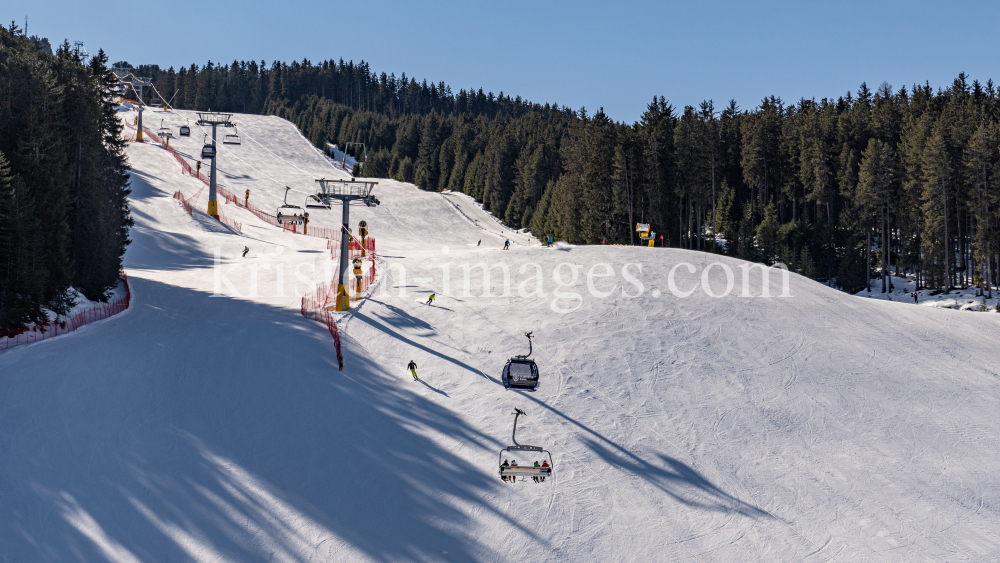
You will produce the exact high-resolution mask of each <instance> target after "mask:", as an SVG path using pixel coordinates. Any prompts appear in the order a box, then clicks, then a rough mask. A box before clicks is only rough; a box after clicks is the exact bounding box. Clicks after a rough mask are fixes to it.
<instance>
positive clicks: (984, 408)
mask: <svg viewBox="0 0 1000 563" xmlns="http://www.w3.org/2000/svg"><path fill="white" fill-rule="evenodd" d="M121 115H122V118H123V119H128V120H132V119H134V117H135V113H134V112H131V111H124V112H122V113H121ZM143 119H144V121H145V122H146V124H147V125H151V126H153V127H158V126H160V123H159V121H160V119H162V120H163V126H164V127H170V128H172V129H173V131H174V135H175V136H174V138H172V139H171V140H170V143H171V146H173V147H175V148H176V149H177V150H179V151H180V152H181V153H182V154H184V155H186V157H187V158H189V159H190V160H191V161H194V160H198V159H199V154H200V149H201V144H202V142H203V139H204V135H205V132H204V131H202V130H201V128H199V127H197V126H196V125H195V124H194V123H195V119H196V118H195V116H194V115H193V114H192V113H189V112H176V111H175V112H152V111H147V112H144V115H143ZM233 121H235V122H236V123H237V124H238V127H239V133H240V135H241V136H242V137H243V140H242V143H241V144H240V145H235V146H234V145H221V144H220V150H219V158H218V166H219V182H220V183H222V184H224V185H226V186H227V187H228V188H229V189H230V190H231V191H233V192H234V193H237V194H243V193H244V191H245V190H247V189H249V190H250V192H251V193H250V201H251V202H252V203H255V204H256V205H258V206H260V207H262V208H264V209H268V208H272V209H276V208H277V207H278V206H279V205H281V203H282V202H283V198H284V193H285V186H288V187H290V188H291V189H292V191H290V192H289V193H290V195H289V199H290V200H291V199H293V196H294V197H295V198H296V201H295V203H296V204H299V205H301V204H302V202H304V201H305V198H306V197H307V195H308V194H309V193H312V192H313V191H314V190H315V185H316V184H315V180H316V179H318V178H324V177H325V178H328V179H330V178H347V177H348V175H347V174H346V173H345V172H344V171H342V170H339V169H338V168H336V167H334V166H333V165H332V164H331V162H330V160H329V159H328V158H327V157H326V156H325V155H324V154H323V153H322V151H320V150H318V149H316V148H315V147H312V146H311V145H310V144H309V142H308V141H307V140H306V139H304V138H303V137H302V136H301V135H300V134H299V133H298V131H297V130H296V129H295V127H294V126H293V125H292V124H290V123H288V122H286V121H284V120H281V119H279V118H277V117H261V116H253V115H235V116H234V118H233ZM188 122H190V123H191V129H192V133H191V136H190V137H177V136H176V134H177V128H178V127H179V126H180V125H183V124H186V123H188ZM128 151H129V158H130V161H131V163H132V165H133V168H134V170H133V174H132V189H133V193H132V199H131V204H132V209H133V216H134V218H135V221H136V226H135V228H134V230H133V231H132V234H131V237H132V240H133V243H132V245H131V246H130V247H129V249H128V252H127V254H126V256H125V268H126V270H127V272H128V275H129V281H130V284H131V289H132V296H133V301H132V306H131V307H130V309H129V310H127V311H126V312H124V313H121V314H119V315H117V316H115V317H112V318H110V319H107V320H105V321H102V322H99V323H94V324H92V325H88V327H86V329H83V330H79V331H77V332H74V333H72V334H68V335H66V336H64V337H58V338H53V339H51V340H47V341H44V342H41V343H38V344H33V345H29V346H23V347H19V348H15V349H13V350H10V351H8V352H4V353H0V448H2V451H3V456H2V457H0V504H2V506H3V507H4V510H3V511H2V516H0V538H2V540H0V560H3V561H68V560H74V561H77V560H81V561H128V562H132V561H183V560H192V561H518V560H531V561H706V562H707V561H712V562H717V561H719V562H743V561H796V562H797V561H840V562H852V563H859V562H873V563H874V562H879V563H881V562H897V561H898V562H911V561H958V560H963V561H995V560H1000V509H998V507H1000V498H998V497H1000V455H998V453H1000V440H998V438H997V436H998V435H1000V417H997V416H996V412H997V408H998V405H1000V384H998V377H997V370H996V366H997V364H998V361H997V360H998V359H1000V358H998V351H997V346H996V342H997V341H998V339H1000V327H998V324H997V319H998V318H1000V317H996V316H993V315H975V314H969V313H965V312H960V311H954V310H949V309H941V308H934V307H921V306H903V305H901V304H899V303H893V302H889V301H887V300H868V299H861V298H859V297H856V296H851V295H847V294H844V293H841V292H838V291H836V290H833V289H830V288H828V287H825V286H823V285H821V284H818V283H814V282H813V281H811V280H808V279H806V278H803V277H801V276H798V275H796V274H794V273H790V274H785V273H784V272H782V271H780V270H772V271H771V272H770V273H768V274H766V277H765V274H763V273H762V272H763V270H764V269H763V268H761V267H759V266H752V265H748V264H743V263H740V262H739V261H737V260H734V259H731V258H726V257H721V256H715V255H709V254H703V253H697V252H691V251H685V250H679V249H660V248H655V249H651V248H639V247H607V246H600V247H590V246H572V245H565V244H561V245H557V246H555V247H552V248H548V247H545V246H543V245H541V244H539V242H538V241H537V240H535V239H534V238H532V237H531V236H530V235H529V234H525V233H511V232H510V231H509V229H507V228H506V227H504V226H503V225H502V224H501V223H499V222H497V221H496V220H495V219H494V218H493V217H491V216H489V214H487V213H485V212H484V211H483V210H482V209H481V208H480V207H479V206H478V205H476V204H475V202H474V201H473V200H471V199H470V198H468V197H467V196H464V195H462V194H453V193H451V194H439V193H430V192H425V191H421V190H419V189H417V188H416V187H414V186H412V185H409V184H403V183H399V182H395V181H391V180H380V181H379V184H378V187H377V188H376V195H377V197H378V199H379V200H380V201H381V205H380V206H378V207H375V208H368V207H364V206H356V207H352V209H351V222H352V226H356V223H357V222H358V221H360V220H365V221H367V222H368V225H369V230H370V232H371V235H372V236H374V237H375V238H376V240H377V245H378V256H379V258H378V260H379V270H380V272H381V274H380V278H379V280H378V282H377V286H376V287H375V288H373V290H372V292H371V295H370V296H369V297H368V298H366V299H362V300H360V301H358V302H356V303H355V306H354V308H353V309H352V310H351V311H350V312H348V313H345V314H338V325H339V328H340V333H341V335H342V337H343V342H344V353H345V364H346V367H345V370H344V371H343V372H340V371H338V370H337V361H336V358H335V356H334V351H333V342H332V339H331V338H330V334H329V333H328V332H327V331H326V329H325V327H323V326H322V325H320V324H318V323H316V322H314V321H310V320H307V319H305V318H303V317H302V316H301V315H299V314H298V309H299V301H300V296H301V295H303V294H304V293H307V292H308V291H309V290H310V288H311V284H313V283H316V282H326V281H329V280H330V279H331V277H332V272H333V270H334V269H335V267H334V266H333V264H332V263H331V261H330V258H329V251H328V250H327V249H326V244H325V241H324V240H322V239H318V238H312V237H306V236H301V235H294V234H291V233H284V232H282V231H281V230H279V229H276V228H274V227H271V226H269V225H266V224H264V223H262V222H260V221H259V220H257V219H256V218H255V217H254V216H252V215H250V214H249V213H247V212H246V211H244V210H243V209H241V208H237V207H236V206H233V205H223V206H222V207H223V210H224V212H225V213H226V215H227V216H231V217H233V218H234V219H236V220H238V221H240V222H242V224H243V234H242V235H240V234H237V233H234V232H233V231H231V230H230V229H228V228H226V227H225V226H224V225H221V224H219V223H218V222H215V221H214V220H212V219H210V218H208V217H207V216H205V215H204V214H203V213H195V216H194V217H189V216H188V215H187V214H186V213H185V212H184V211H183V210H182V209H181V207H180V206H179V205H178V204H177V201H176V200H174V199H172V198H171V195H172V194H173V193H174V192H176V191H178V190H179V191H181V192H183V193H184V194H185V196H188V197H189V196H192V195H194V194H195V193H197V192H198V191H199V190H200V189H201V183H200V182H199V181H198V180H197V179H194V178H191V177H188V176H182V175H181V174H180V167H179V166H178V164H177V162H176V161H175V160H174V159H173V158H172V157H170V156H169V155H168V154H167V152H166V151H164V150H163V149H162V148H160V147H159V146H156V145H154V144H151V143H145V144H139V143H132V144H131V145H130V146H129V149H128ZM205 170H206V169H205V168H203V171H205ZM205 198H206V194H205V193H203V194H202V195H201V196H200V197H199V199H198V200H197V201H196V202H194V204H195V207H196V208H198V209H201V210H204V209H205V207H206V199H205ZM311 217H312V222H311V223H310V225H318V226H325V227H336V226H337V225H338V223H339V221H340V210H339V209H336V208H335V209H333V210H332V211H324V210H315V209H314V210H311ZM506 240H510V242H511V245H510V248H509V250H503V246H504V242H505V241H506ZM245 247H248V248H249V252H248V254H247V256H246V257H245V258H244V257H242V256H241V254H242V251H243V250H244V248H245ZM487 278H488V279H487ZM764 279H766V280H767V281H768V287H767V292H766V294H767V295H765V288H764V285H763V280H764ZM897 285H900V286H902V283H897ZM431 292H434V293H436V295H437V299H436V300H435V301H434V304H433V305H425V304H423V302H424V301H426V299H427V296H428V295H429V294H430V293H431ZM904 297H905V296H904ZM528 331H532V332H533V334H534V353H533V355H532V358H533V359H534V360H535V361H536V362H537V365H538V368H539V373H540V385H539V388H538V390H537V391H535V392H533V393H532V392H524V391H512V390H506V389H504V388H503V386H502V385H501V384H500V372H501V369H502V368H503V366H504V365H505V363H506V361H507V359H508V358H510V357H512V356H515V355H518V354H525V353H526V352H527V342H526V340H525V338H524V337H523V333H525V332H528ZM411 360H413V361H414V362H415V363H416V364H417V365H418V368H417V372H418V373H419V377H420V378H419V380H418V381H415V380H414V379H413V378H412V377H411V375H410V373H409V372H408V370H407V369H406V366H407V364H408V363H409V362H410V361H411ZM515 408H520V409H523V410H524V411H525V413H526V415H525V416H522V417H520V419H519V421H518V427H517V436H516V439H517V441H518V442H520V443H521V444H531V445H538V446H541V447H544V448H545V449H547V450H549V451H550V452H551V453H552V458H553V461H554V473H553V477H552V478H550V479H547V480H546V481H545V482H544V483H535V482H533V481H532V480H530V479H523V478H522V479H518V480H517V482H516V483H510V482H504V481H502V480H501V479H500V478H499V469H498V468H499V463H500V462H501V461H502V459H500V452H501V450H502V449H503V448H506V447H507V446H510V445H512V437H511V430H512V425H513V421H514V417H513V416H512V413H513V412H514V409H515ZM522 454H523V455H522ZM534 457H535V456H534V454H533V452H521V453H519V454H518V455H517V460H516V461H517V462H518V464H519V465H521V466H524V465H531V464H532V462H534V461H535V459H534Z"/></svg>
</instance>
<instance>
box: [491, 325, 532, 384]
mask: <svg viewBox="0 0 1000 563" xmlns="http://www.w3.org/2000/svg"><path fill="white" fill-rule="evenodd" d="M524 335H525V336H527V337H528V353H527V355H524V356H514V357H513V358H511V359H509V360H507V365H505V366H504V367H503V372H502V373H501V374H500V379H501V380H502V381H503V386H504V387H506V388H507V389H527V390H528V391H534V390H535V389H537V388H538V366H537V365H536V364H535V360H532V359H531V352H532V350H533V347H532V345H531V339H532V338H533V336H532V333H530V332H526V333H524Z"/></svg>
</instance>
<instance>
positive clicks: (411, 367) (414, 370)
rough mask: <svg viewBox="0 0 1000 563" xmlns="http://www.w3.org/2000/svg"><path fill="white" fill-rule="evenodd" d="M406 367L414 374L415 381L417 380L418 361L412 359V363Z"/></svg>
mask: <svg viewBox="0 0 1000 563" xmlns="http://www.w3.org/2000/svg"><path fill="white" fill-rule="evenodd" d="M406 368H407V369H409V370H410V373H412V374H413V381H416V380H417V362H414V361H413V360H410V363H409V364H408V365H407V366H406Z"/></svg>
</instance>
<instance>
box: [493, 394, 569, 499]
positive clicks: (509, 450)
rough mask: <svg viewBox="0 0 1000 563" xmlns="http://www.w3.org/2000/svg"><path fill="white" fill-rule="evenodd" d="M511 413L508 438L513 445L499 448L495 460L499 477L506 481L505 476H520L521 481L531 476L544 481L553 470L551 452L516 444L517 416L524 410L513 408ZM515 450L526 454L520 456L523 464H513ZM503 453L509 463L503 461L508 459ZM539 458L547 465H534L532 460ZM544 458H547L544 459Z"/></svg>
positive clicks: (537, 447) (539, 481) (537, 481)
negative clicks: (512, 421) (512, 425)
mask: <svg viewBox="0 0 1000 563" xmlns="http://www.w3.org/2000/svg"><path fill="white" fill-rule="evenodd" d="M511 414H512V415H514V431H513V432H511V435H510V439H511V441H513V442H514V445H513V446H507V447H506V448H504V449H502V450H500V459H499V460H498V462H497V463H498V464H499V466H500V478H501V479H503V480H504V481H506V480H507V478H511V477H513V478H515V479H516V478H517V477H521V478H522V482H523V481H524V478H525V477H531V478H532V480H533V481H534V482H536V483H543V482H545V478H546V477H551V476H552V474H553V471H555V462H554V461H552V454H551V453H550V452H549V451H548V450H546V449H544V448H542V447H541V446H528V445H521V444H518V443H517V417H519V416H521V415H522V414H524V411H523V410H521V409H519V408H515V409H514V412H512V413H511ZM515 452H525V454H524V455H526V456H528V457H527V458H523V457H522V459H523V460H524V465H514V464H515V463H516V462H517V460H516V459H515V458H514V455H516V453H515ZM528 452H534V454H535V455H531V453H528ZM505 455H506V456H507V457H508V458H509V461H510V463H505V462H507V461H508V459H505V458H504V456H505ZM539 458H541V461H548V467H543V466H541V467H535V466H534V462H538V461H540V460H539ZM545 458H548V459H547V460H546V459H545Z"/></svg>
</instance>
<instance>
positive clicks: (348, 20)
mask: <svg viewBox="0 0 1000 563" xmlns="http://www.w3.org/2000/svg"><path fill="white" fill-rule="evenodd" d="M425 4H426V5H425ZM3 12H4V13H5V16H6V21H7V22H9V21H11V20H12V19H14V20H17V22H18V25H20V26H23V24H24V17H25V16H26V15H27V16H28V18H29V19H28V32H29V34H31V35H39V36H42V37H48V38H49V39H50V40H52V42H53V44H55V43H56V42H61V41H62V39H69V40H70V42H72V41H74V40H82V41H84V42H85V44H86V46H87V48H88V49H90V50H91V51H93V52H96V50H97V48H98V47H103V48H104V50H105V51H107V52H108V54H109V56H110V57H111V60H112V61H117V60H127V61H129V62H130V63H132V64H134V65H135V64H144V63H155V64H159V65H160V66H162V67H164V68H166V67H169V66H171V65H173V66H175V67H179V66H188V65H190V64H191V63H196V64H198V65H203V64H205V62H206V61H208V60H209V59H211V60H212V61H215V62H232V61H233V60H234V59H255V60H258V61H259V60H262V59H263V60H266V61H267V62H268V64H270V63H271V61H273V60H276V59H277V60H283V61H291V60H293V59H294V60H302V59H303V58H308V59H309V60H311V61H313V62H316V61H319V60H323V59H327V58H334V59H339V58H341V57H343V58H344V59H345V60H351V59H353V60H354V61H360V60H362V59H364V60H366V61H368V62H369V63H370V64H371V66H372V69H373V70H375V71H377V72H382V71H385V72H395V73H396V75H397V76H399V75H400V74H401V73H402V72H406V73H407V76H415V77H416V78H417V79H418V80H419V79H422V78H427V79H428V80H432V81H434V82H439V81H444V82H445V83H447V84H449V85H451V86H452V88H453V89H455V90H456V91H457V90H458V89H459V88H470V87H474V88H479V87H482V88H483V89H484V90H487V91H490V90H492V91H493V92H500V91H501V90H502V91H503V92H505V93H507V94H511V95H521V96H522V97H525V98H527V99H529V100H532V101H537V102H557V103H559V104H560V105H567V106H570V107H573V108H580V107H581V106H585V107H586V108H587V109H588V111H589V112H590V113H593V112H594V111H595V110H597V108H598V107H601V106H603V107H604V108H605V111H606V112H607V113H608V115H610V116H611V118H612V119H615V120H616V121H626V122H629V123H631V122H633V121H635V120H637V119H638V118H639V116H640V115H641V114H642V112H643V110H644V109H645V106H646V104H647V103H648V102H649V101H650V100H651V99H652V97H653V96H654V95H658V96H659V95H662V96H665V97H666V98H667V99H668V100H670V101H671V102H672V103H673V104H674V105H675V106H677V107H678V108H681V107H683V106H685V105H697V104H698V103H699V102H700V101H701V100H704V99H713V100H715V102H716V106H717V107H719V106H722V105H724V104H725V103H726V102H728V100H729V99H735V100H736V101H737V102H738V103H739V105H740V107H742V108H751V107H753V106H755V105H757V103H758V102H759V101H760V99H761V98H762V97H764V96H768V95H777V96H780V97H782V98H783V99H785V100H787V101H794V100H798V99H799V98H800V97H807V98H812V97H815V98H822V97H836V96H839V95H842V94H844V93H845V92H846V91H848V90H851V91H856V90H857V88H858V86H859V85H860V84H861V82H863V81H864V82H867V83H868V84H869V86H871V87H872V89H874V88H876V87H877V86H878V85H879V84H880V83H882V82H883V81H886V82H888V83H889V84H891V85H893V87H894V88H898V87H900V86H902V85H904V84H905V85H907V86H909V85H912V84H913V83H921V84H923V83H924V82H925V81H930V83H931V85H932V86H935V87H939V86H940V87H944V86H947V85H948V84H950V83H951V81H952V80H953V79H954V78H955V77H956V76H957V75H958V73H959V72H961V71H965V72H966V73H967V74H969V75H970V76H971V77H972V78H978V79H980V80H981V81H982V82H985V81H986V79H987V78H994V79H995V80H998V81H1000V73H998V72H997V66H998V60H1000V59H998V57H997V42H996V38H997V36H998V33H997V30H998V24H1000V2H980V1H954V2H928V1H922V0H913V1H909V2H902V1H891V2H889V1H887V2H879V1H869V2H855V1H848V2H836V3H833V2H829V3H819V2H808V1H804V2H801V1H800V2H786V1H771V2H737V1H721V0H717V1H706V2H632V1H627V0H625V1H619V2H615V3H611V2H589V1H581V2H565V3H560V2H545V1H541V0H538V1H534V2H523V1H517V0H512V1H508V2H473V1H466V2H455V1H440V2H435V3H433V4H431V3H421V2H401V1H393V0H369V1H365V2H352V3H344V2H317V1H314V0H304V1H300V2H284V3H279V2H264V1H260V0H245V1H243V2H229V1H219V2H194V1H191V0H177V1H173V2H157V3H152V2H149V3H142V2H139V3H136V2H123V1H121V0H110V1H105V2H102V3H101V4H100V8H96V7H95V6H94V5H93V4H91V3H81V2H70V1H68V0H47V1H45V2H39V1H38V0H6V1H5V2H4V9H3Z"/></svg>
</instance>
